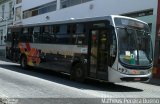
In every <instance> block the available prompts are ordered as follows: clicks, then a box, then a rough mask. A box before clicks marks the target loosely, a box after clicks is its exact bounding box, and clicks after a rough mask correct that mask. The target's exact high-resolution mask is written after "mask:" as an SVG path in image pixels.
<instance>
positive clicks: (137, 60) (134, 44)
mask: <svg viewBox="0 0 160 104" xmlns="http://www.w3.org/2000/svg"><path fill="white" fill-rule="evenodd" d="M117 33H118V37H119V58H120V61H121V62H123V63H125V64H127V65H137V66H148V65H150V64H151V63H152V44H151V38H150V35H149V34H148V33H146V32H145V31H142V30H137V29H134V28H128V27H127V28H122V27H118V28H117Z"/></svg>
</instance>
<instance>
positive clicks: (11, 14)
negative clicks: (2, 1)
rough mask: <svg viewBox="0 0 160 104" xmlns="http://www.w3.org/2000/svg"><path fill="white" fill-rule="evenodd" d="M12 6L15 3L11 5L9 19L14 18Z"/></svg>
mask: <svg viewBox="0 0 160 104" xmlns="http://www.w3.org/2000/svg"><path fill="white" fill-rule="evenodd" d="M12 6H13V3H12V2H10V3H9V19H11V18H12V16H13V7H12Z"/></svg>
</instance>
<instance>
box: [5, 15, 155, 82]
mask: <svg viewBox="0 0 160 104" xmlns="http://www.w3.org/2000/svg"><path fill="white" fill-rule="evenodd" d="M6 43H7V45H6V57H7V58H8V59H10V60H12V61H14V62H19V63H20V65H21V67H22V68H28V66H32V67H39V68H45V69H50V70H54V71H57V72H62V73H68V74H70V77H71V78H72V79H75V80H77V81H84V79H86V78H92V79H97V80H104V81H108V82H123V81H125V82H141V81H148V80H149V79H150V77H151V75H152V74H151V72H152V66H153V48H152V42H151V36H150V29H149V26H148V24H147V23H145V22H143V21H140V20H137V19H134V18H129V17H124V16H117V15H111V16H106V17H95V18H84V19H73V18H72V19H71V20H68V21H60V22H50V23H44V24H34V25H26V26H18V27H15V26H12V27H9V29H8V35H7V40H6Z"/></svg>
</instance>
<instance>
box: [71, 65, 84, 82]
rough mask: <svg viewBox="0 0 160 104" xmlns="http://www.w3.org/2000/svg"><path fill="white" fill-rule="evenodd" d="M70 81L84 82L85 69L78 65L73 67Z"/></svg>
mask: <svg viewBox="0 0 160 104" xmlns="http://www.w3.org/2000/svg"><path fill="white" fill-rule="evenodd" d="M70 77H71V79H72V80H75V81H78V82H84V80H85V68H84V67H83V66H82V64H80V63H78V64H76V65H74V66H73V68H72V70H71V76H70Z"/></svg>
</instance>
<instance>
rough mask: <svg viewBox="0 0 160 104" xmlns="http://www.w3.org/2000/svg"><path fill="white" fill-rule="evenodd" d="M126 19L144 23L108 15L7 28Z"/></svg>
mask: <svg viewBox="0 0 160 104" xmlns="http://www.w3.org/2000/svg"><path fill="white" fill-rule="evenodd" d="M116 17H117V18H118V17H119V18H126V19H132V20H135V21H139V22H142V23H145V22H143V21H141V20H138V19H135V18H130V17H126V16H120V15H110V16H103V17H92V18H90V17H86V18H78V19H77V18H76V19H75V18H70V19H68V20H65V21H56V22H45V23H38V24H27V25H15V26H9V27H11V28H12V27H13V28H16V27H18V28H21V27H30V26H31V27H32V26H43V25H52V24H55V25H56V24H67V23H79V22H92V21H103V20H106V19H110V20H111V19H113V18H116ZM145 24H147V23H145Z"/></svg>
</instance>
